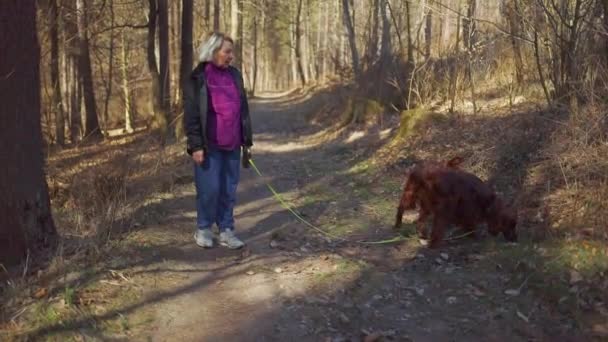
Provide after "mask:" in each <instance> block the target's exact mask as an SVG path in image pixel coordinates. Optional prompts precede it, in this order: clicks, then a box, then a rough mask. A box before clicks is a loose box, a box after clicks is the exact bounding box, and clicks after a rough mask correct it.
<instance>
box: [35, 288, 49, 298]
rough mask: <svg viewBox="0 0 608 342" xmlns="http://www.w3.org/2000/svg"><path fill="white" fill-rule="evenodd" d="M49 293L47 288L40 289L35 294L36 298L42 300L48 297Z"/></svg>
mask: <svg viewBox="0 0 608 342" xmlns="http://www.w3.org/2000/svg"><path fill="white" fill-rule="evenodd" d="M48 293H49V291H48V290H47V289H46V287H42V288H39V289H38V291H36V292H35V293H34V298H36V299H40V298H43V297H46V295H47V294H48Z"/></svg>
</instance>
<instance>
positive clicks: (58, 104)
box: [49, 0, 65, 146]
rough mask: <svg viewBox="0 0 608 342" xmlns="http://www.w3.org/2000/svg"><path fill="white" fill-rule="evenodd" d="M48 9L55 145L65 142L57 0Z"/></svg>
mask: <svg viewBox="0 0 608 342" xmlns="http://www.w3.org/2000/svg"><path fill="white" fill-rule="evenodd" d="M50 10H51V11H50V12H51V13H50V21H49V26H50V31H49V33H50V35H51V37H50V38H51V39H50V40H51V83H52V84H53V111H54V114H55V139H56V142H57V145H60V146H63V145H64V144H65V119H64V107H63V100H62V97H61V83H60V79H59V8H58V5H57V0H51V1H50Z"/></svg>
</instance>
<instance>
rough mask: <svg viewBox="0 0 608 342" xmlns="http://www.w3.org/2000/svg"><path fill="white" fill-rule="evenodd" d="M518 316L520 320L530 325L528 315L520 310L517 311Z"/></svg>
mask: <svg viewBox="0 0 608 342" xmlns="http://www.w3.org/2000/svg"><path fill="white" fill-rule="evenodd" d="M517 316H518V317H519V318H521V319H522V320H524V322H526V323H530V319H529V318H528V317H527V316H526V315H524V314H523V313H521V312H519V310H518V311H517Z"/></svg>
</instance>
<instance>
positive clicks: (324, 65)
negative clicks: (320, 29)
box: [320, 2, 330, 81]
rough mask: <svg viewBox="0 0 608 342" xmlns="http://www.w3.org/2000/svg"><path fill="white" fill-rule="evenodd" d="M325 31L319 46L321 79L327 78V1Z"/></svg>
mask: <svg viewBox="0 0 608 342" xmlns="http://www.w3.org/2000/svg"><path fill="white" fill-rule="evenodd" d="M324 12H325V13H324V14H325V16H324V18H325V23H324V26H325V32H324V34H323V47H322V48H321V53H320V54H321V74H322V78H323V81H325V80H326V79H327V55H328V54H329V49H328V48H327V47H328V44H329V32H330V26H329V2H325V11H324Z"/></svg>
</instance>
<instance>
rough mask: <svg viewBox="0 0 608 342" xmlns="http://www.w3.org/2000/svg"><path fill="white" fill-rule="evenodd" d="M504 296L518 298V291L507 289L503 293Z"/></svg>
mask: <svg viewBox="0 0 608 342" xmlns="http://www.w3.org/2000/svg"><path fill="white" fill-rule="evenodd" d="M505 294H506V295H509V296H513V297H515V296H519V290H518V289H509V290H506V291H505Z"/></svg>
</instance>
